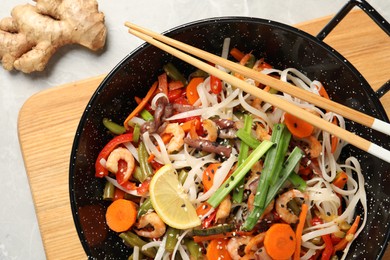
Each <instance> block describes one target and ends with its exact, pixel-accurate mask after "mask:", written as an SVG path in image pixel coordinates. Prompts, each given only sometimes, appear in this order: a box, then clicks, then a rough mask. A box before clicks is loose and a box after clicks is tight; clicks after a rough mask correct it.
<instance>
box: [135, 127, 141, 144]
mask: <svg viewBox="0 0 390 260" xmlns="http://www.w3.org/2000/svg"><path fill="white" fill-rule="evenodd" d="M140 134H141V127H140V125H139V124H134V126H133V142H134V143H138V141H139V137H140Z"/></svg>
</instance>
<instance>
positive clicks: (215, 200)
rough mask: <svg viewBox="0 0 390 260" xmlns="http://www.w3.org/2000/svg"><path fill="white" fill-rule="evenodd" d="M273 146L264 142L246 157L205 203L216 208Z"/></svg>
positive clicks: (268, 142)
mask: <svg viewBox="0 0 390 260" xmlns="http://www.w3.org/2000/svg"><path fill="white" fill-rule="evenodd" d="M272 145H273V143H272V142H270V141H267V140H264V141H263V142H262V143H261V144H260V145H259V146H258V147H257V148H256V149H255V150H253V152H252V153H251V154H250V155H249V156H248V158H247V159H246V160H245V162H244V163H243V164H241V165H240V166H238V167H237V169H236V170H235V171H234V172H233V174H232V175H231V176H230V177H229V178H228V179H227V180H226V181H225V182H224V183H223V184H222V185H221V186H220V187H219V188H218V189H217V190H216V192H215V193H214V194H213V195H211V197H210V198H209V199H208V200H207V202H208V203H209V204H210V205H211V206H212V207H213V208H216V207H217V206H218V205H219V204H220V203H221V202H222V200H223V199H224V198H225V197H226V195H228V194H229V193H230V192H231V191H232V190H233V189H234V188H235V187H236V186H237V185H238V184H239V183H240V181H241V180H242V179H243V178H244V177H245V175H246V174H247V172H248V171H249V170H250V169H251V168H252V166H253V165H254V164H255V163H256V162H257V161H258V160H259V159H260V158H261V157H262V156H263V155H264V154H265V153H266V152H267V151H268V149H269V148H270V147H271V146H272Z"/></svg>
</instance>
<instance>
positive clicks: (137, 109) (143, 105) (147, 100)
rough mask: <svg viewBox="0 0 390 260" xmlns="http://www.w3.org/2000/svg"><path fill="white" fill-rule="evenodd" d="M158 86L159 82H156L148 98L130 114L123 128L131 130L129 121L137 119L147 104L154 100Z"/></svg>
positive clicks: (147, 94) (147, 95)
mask: <svg viewBox="0 0 390 260" xmlns="http://www.w3.org/2000/svg"><path fill="white" fill-rule="evenodd" d="M157 86H158V82H157V81H156V82H154V84H153V85H152V87H151V88H150V89H149V91H148V93H146V96H145V97H144V98H143V99H142V101H141V102H140V103H139V104H138V106H137V107H136V108H135V109H134V110H133V111H132V112H131V113H130V115H129V116H128V117H127V118H126V120H125V122H124V123H123V126H124V127H125V128H126V129H127V130H129V124H128V123H129V121H130V120H131V119H132V118H133V117H135V116H136V115H137V114H138V113H139V112H141V111H142V109H144V107H145V106H146V104H147V103H148V102H149V100H150V99H151V98H152V96H153V94H154V91H155V90H156V88H157Z"/></svg>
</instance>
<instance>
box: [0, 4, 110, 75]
mask: <svg viewBox="0 0 390 260" xmlns="http://www.w3.org/2000/svg"><path fill="white" fill-rule="evenodd" d="M35 2H36V5H35V6H34V5H31V4H25V5H19V6H16V7H14V9H13V10H12V12H11V17H7V18H4V19H2V20H0V59H1V62H2V65H3V67H4V68H5V69H6V70H13V69H16V70H20V71H23V72H24V73H30V72H33V71H42V70H44V69H45V67H46V64H47V63H48V61H49V59H50V58H51V56H52V55H53V54H54V53H55V52H56V50H57V49H59V48H60V47H62V46H64V45H66V44H80V45H82V46H85V47H87V48H89V49H91V50H94V51H96V50H98V49H101V48H102V47H103V46H104V44H105V41H106V34H107V31H106V27H105V25H104V14H103V13H101V12H99V11H98V4H97V2H96V0H35Z"/></svg>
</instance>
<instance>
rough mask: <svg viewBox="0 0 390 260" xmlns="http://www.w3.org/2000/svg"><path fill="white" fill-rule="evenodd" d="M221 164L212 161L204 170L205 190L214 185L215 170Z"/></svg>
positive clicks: (203, 181)
mask: <svg viewBox="0 0 390 260" xmlns="http://www.w3.org/2000/svg"><path fill="white" fill-rule="evenodd" d="M220 165H221V164H220V163H211V164H209V166H207V168H206V170H204V172H203V175H202V183H203V187H204V190H205V191H208V190H209V189H210V188H211V187H212V186H213V183H214V176H215V172H216V171H217V170H218V167H220Z"/></svg>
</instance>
